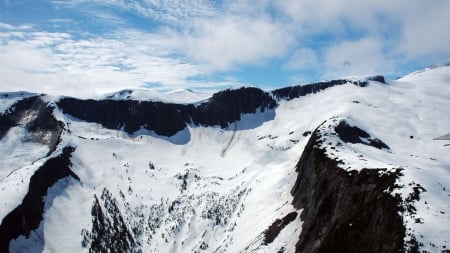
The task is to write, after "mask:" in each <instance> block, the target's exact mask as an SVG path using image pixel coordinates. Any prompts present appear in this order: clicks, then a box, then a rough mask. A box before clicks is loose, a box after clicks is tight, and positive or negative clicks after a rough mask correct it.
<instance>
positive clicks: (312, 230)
mask: <svg viewBox="0 0 450 253" xmlns="http://www.w3.org/2000/svg"><path fill="white" fill-rule="evenodd" d="M344 125H345V123H342V122H341V123H340V124H338V126H339V128H338V129H340V131H342V132H345V131H344V130H342V129H341V128H343V127H344ZM351 129H352V128H347V131H351ZM353 131H354V132H359V131H356V130H354V129H353ZM360 131H362V130H360ZM342 132H341V134H342ZM360 134H361V133H360ZM362 135H363V136H366V135H367V133H364V134H362ZM321 137H322V135H321V132H320V130H318V129H316V130H315V131H314V132H313V133H312V136H311V138H310V140H309V142H308V144H307V145H306V147H305V149H304V151H303V153H302V156H301V158H300V160H299V162H298V164H297V166H296V171H297V173H298V175H297V181H296V183H295V186H294V188H293V189H292V190H291V193H292V195H293V196H294V200H293V204H294V206H295V207H296V208H298V209H302V210H303V211H302V212H301V219H302V220H303V221H304V223H303V226H302V232H301V234H300V238H299V241H298V242H297V244H296V249H297V252H306V253H309V252H401V251H402V249H403V238H404V235H405V228H404V226H403V221H402V217H401V216H400V214H399V211H401V208H400V204H401V199H400V198H399V197H398V196H393V195H392V194H391V193H392V191H393V190H394V188H395V187H396V184H395V183H396V179H397V177H399V176H400V173H401V170H400V169H397V170H394V171H389V172H388V171H386V169H383V168H370V169H362V170H360V171H346V170H344V169H342V168H340V167H339V163H340V162H339V161H337V160H335V159H332V158H330V157H328V156H327V154H326V150H325V148H324V147H322V146H321V144H322V143H323V140H322V139H321ZM347 137H348V135H347ZM376 143H377V144H378V143H379V142H376ZM380 143H382V142H380ZM377 144H376V145H377ZM380 145H381V144H380ZM384 145H385V144H384ZM383 147H384V146H383Z"/></svg>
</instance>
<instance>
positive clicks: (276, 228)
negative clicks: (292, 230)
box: [264, 212, 297, 245]
mask: <svg viewBox="0 0 450 253" xmlns="http://www.w3.org/2000/svg"><path fill="white" fill-rule="evenodd" d="M295 218H297V212H291V213H288V214H287V215H286V216H284V217H283V218H282V219H276V220H275V221H274V222H273V223H272V225H270V226H269V227H268V228H267V229H266V231H264V244H265V245H267V244H269V243H272V242H273V241H274V240H275V238H277V236H278V234H280V232H281V230H283V228H285V227H286V226H287V225H288V224H289V223H291V222H292V221H293V220H295Z"/></svg>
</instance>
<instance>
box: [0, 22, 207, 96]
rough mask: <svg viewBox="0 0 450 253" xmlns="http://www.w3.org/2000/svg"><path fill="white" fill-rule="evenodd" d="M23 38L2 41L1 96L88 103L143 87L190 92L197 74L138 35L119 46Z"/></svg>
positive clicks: (42, 35)
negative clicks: (32, 94) (17, 93)
mask: <svg viewBox="0 0 450 253" xmlns="http://www.w3.org/2000/svg"><path fill="white" fill-rule="evenodd" d="M5 33H6V34H8V32H3V34H5ZM24 36H25V38H20V39H14V38H11V36H8V35H6V36H5V37H7V38H8V39H7V40H6V41H4V42H3V43H0V55H2V57H1V58H0V76H1V78H0V90H3V91H13V90H28V91H36V92H44V93H50V94H65V95H77V96H85V97H87V96H96V95H99V94H100V93H105V92H110V91H116V90H118V89H123V88H133V87H141V86H143V85H145V84H148V83H153V84H161V85H163V86H164V87H165V88H169V87H172V88H180V87H186V86H192V85H193V84H191V83H189V81H188V78H190V77H195V76H197V75H199V74H200V73H201V71H200V69H199V68H200V67H199V66H197V65H194V64H191V63H188V62H186V61H184V60H182V59H179V58H172V57H168V54H170V53H171V51H170V50H167V49H166V48H165V39H164V38H161V37H158V36H155V35H149V34H144V33H140V32H137V31H136V32H127V31H123V32H121V33H120V40H118V39H115V38H110V39H106V38H93V39H89V40H76V39H74V38H72V37H71V36H70V35H68V34H65V33H49V32H32V31H30V32H28V33H25V34H24ZM0 38H2V36H0ZM143 41H145V43H144V42H143ZM198 85H199V86H201V85H202V84H198Z"/></svg>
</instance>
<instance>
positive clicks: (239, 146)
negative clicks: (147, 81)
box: [0, 66, 450, 252]
mask: <svg viewBox="0 0 450 253" xmlns="http://www.w3.org/2000/svg"><path fill="white" fill-rule="evenodd" d="M424 73H425V75H424ZM449 76H450V74H449V68H448V67H445V66H444V67H441V68H437V69H432V70H427V71H425V72H420V73H416V74H411V75H408V76H406V77H405V78H404V79H400V80H396V81H387V80H385V79H384V77H382V76H374V77H370V78H367V79H363V80H359V79H356V80H351V79H341V80H334V81H326V82H319V83H315V84H310V85H304V86H292V87H287V88H280V89H276V90H273V91H269V92H266V91H263V90H261V89H258V88H254V87H242V88H237V89H230V90H225V91H221V92H218V93H215V94H214V95H213V96H211V97H210V98H209V99H207V100H202V101H199V102H192V103H187V104H185V103H181V104H177V103H164V102H161V101H152V100H149V101H144V100H126V99H125V100H122V99H101V100H93V99H87V100H86V99H76V98H70V97H49V96H45V95H36V96H33V95H32V94H28V93H23V94H21V93H14V96H13V95H8V96H6V93H5V94H3V95H2V97H3V101H2V103H1V105H2V108H3V109H4V110H3V113H2V115H1V117H0V119H1V121H0V133H2V135H1V138H0V141H1V142H2V144H3V145H2V150H1V152H0V154H2V167H3V168H4V169H2V170H3V171H2V175H5V176H4V177H2V178H1V179H0V180H1V181H0V183H1V186H2V187H3V189H2V192H1V194H2V198H3V199H5V203H4V207H2V209H1V213H2V215H3V217H6V216H7V214H8V213H13V210H14V207H15V206H17V204H20V202H21V200H22V199H23V200H24V201H25V199H26V198H27V197H26V196H28V195H27V189H26V188H27V184H28V180H30V179H31V178H33V175H38V174H39V173H41V172H40V171H42V170H41V168H43V167H45V164H46V163H47V162H49V161H52V159H55V158H56V157H57V155H58V154H62V153H64V150H66V149H67V148H68V147H73V148H74V149H73V153H71V157H70V161H69V162H70V164H71V165H70V168H69V170H70V171H72V173H73V175H76V176H73V175H72V174H71V175H72V177H73V178H75V179H77V180H78V183H77V182H76V180H75V181H70V182H71V183H65V184H63V185H64V186H62V185H61V186H60V184H62V183H61V182H63V181H64V180H65V179H60V180H56V181H55V182H52V184H50V185H47V186H46V188H47V190H45V191H46V193H45V194H44V195H47V196H52V197H51V198H49V200H48V201H47V200H45V201H44V205H45V209H44V210H43V211H42V212H43V213H40V214H39V215H41V217H42V218H43V219H42V220H41V221H40V222H39V223H38V226H34V227H33V230H32V232H31V233H30V231H28V230H27V232H26V233H23V234H22V236H18V237H17V235H15V236H14V237H11V240H10V241H5V242H3V241H2V245H1V247H2V249H8V250H9V251H10V252H21V251H23V250H25V249H27V251H30V250H34V249H35V250H36V251H37V252H45V251H49V250H55V249H62V248H64V249H66V250H68V251H70V252H87V251H92V252H97V251H98V252H101V251H102V250H111V251H113V252H114V251H118V250H120V251H127V252H141V251H142V252H144V251H145V252H148V251H150V252H181V251H183V252H185V251H191V252H196V251H205V252H237V251H244V252H273V251H277V252H326V251H328V250H329V249H334V250H336V251H337V252H361V251H365V250H368V249H379V250H380V251H383V252H398V251H399V250H400V251H405V252H406V251H412V252H414V251H418V250H428V251H445V250H446V248H448V247H450V245H448V242H446V241H445V239H443V238H446V235H447V234H448V233H449V231H448V230H447V229H446V228H445V226H444V225H445V224H447V223H446V222H445V221H446V219H447V218H448V217H447V216H448V213H449V211H450V210H448V206H446V205H445V203H446V198H447V197H446V195H445V194H446V192H447V189H449V188H450V186H449V185H448V184H447V182H448V181H445V180H444V179H445V178H450V175H449V171H448V168H447V166H448V164H449V162H450V161H448V158H446V156H445V154H446V152H447V151H446V146H445V144H444V145H442V144H438V143H436V142H433V140H432V138H431V137H427V136H431V135H432V134H433V135H436V136H438V135H439V134H437V132H442V131H445V129H447V128H448V127H450V126H449V125H450V123H449V122H448V121H445V120H444V121H442V120H441V121H437V120H438V119H440V118H442V117H441V116H440V115H445V114H446V113H448V109H446V108H449V107H448V106H447V105H448V103H449V102H448V99H447V98H448V94H450V93H447V92H448V91H449V88H448V86H449V83H448V82H447V77H449ZM424 83H425V84H426V85H428V87H424ZM22 98H23V99H22ZM32 100H33V101H35V102H36V101H38V102H39V103H43V104H42V105H45V106H42V105H40V106H38V104H39V103H38V104H36V103H35V102H33V103H24V102H23V101H25V102H26V101H32ZM14 101H16V102H14ZM21 101H22V102H21ZM17 103H19V104H17ZM21 103H22V104H23V106H22V105H21ZM33 104H35V106H34V107H33ZM33 108H35V109H33ZM48 110H51V113H49V111H48ZM51 122H56V123H51ZM58 122H59V123H58ZM433 122H434V124H433ZM436 122H437V124H436ZM46 124H47V125H48V126H50V127H45V126H46ZM444 133H445V132H444ZM444 133H442V134H444ZM442 134H440V135H442ZM440 135H439V136H440ZM33 136H37V137H39V138H36V137H33ZM49 136H50V137H49ZM51 136H53V137H51ZM56 136H57V137H58V138H56ZM183 136H184V137H183ZM31 137H33V138H31ZM171 138H172V139H171ZM174 138H180V139H178V141H176V140H175V139H174ZM48 140H51V141H48ZM55 140H58V141H57V142H55ZM24 152H25V154H26V155H22V154H23V153H24ZM27 152H28V153H27ZM63 167H64V166H63ZM427 167H429V168H433V170H432V171H431V170H429V169H426V168H427ZM435 173H437V174H438V175H439V176H438V177H436V176H435V175H434V174H435ZM51 174H52V173H51ZM66 174H67V173H66ZM66 174H65V175H66ZM69 174H70V173H69ZM333 175H334V176H333ZM32 189H33V188H32V187H31V181H30V188H29V189H28V194H30V191H32ZM299 189H302V190H299ZM105 192H106V193H105ZM31 193H32V192H31ZM443 193H444V194H443ZM449 196H450V195H449ZM50 199H51V200H50ZM383 203H384V204H383ZM74 206H77V207H78V208H79V210H73V208H72V209H71V208H68V207H74ZM371 206H375V207H377V208H375V209H373V210H370V207H371ZM61 208H64V210H66V212H64V213H62V212H60V211H59V210H60V209H61ZM26 211H33V210H31V209H30V210H26ZM294 212H295V213H297V212H298V214H299V215H296V216H295V217H294V215H292V214H293V213H294ZM355 219H356V221H354V220H355ZM6 220H9V219H6ZM3 221H5V219H4V220H3ZM3 221H2V224H1V225H0V231H5V230H10V229H7V226H6V225H5V224H7V222H3ZM393 221H395V222H393ZM436 221H439V222H441V223H442V224H443V226H442V227H436V225H435V224H436ZM61 222H62V223H64V224H66V225H64V226H61ZM354 222H356V223H355V224H354V225H350V227H352V228H350V227H348V226H347V225H348V224H353V223H354ZM383 224H384V225H383ZM392 224H395V225H392ZM278 226H279V227H280V229H279V230H276V229H274V228H275V227H278ZM430 228H433V229H435V232H430ZM101 231H103V232H101ZM7 232H8V231H7ZM105 233H109V234H110V237H105V236H104V234H105ZM272 233H273V234H272ZM269 234H270V240H268V239H267V238H268V237H267V236H268V235H269ZM438 234H439V235H438ZM273 235H275V236H273ZM387 235H389V236H387ZM4 238H7V237H4ZM8 238H9V237H8ZM69 238H71V239H69ZM74 238H78V239H74ZM114 238H116V239H114ZM392 238H395V240H392V243H391V244H385V242H386V240H388V239H392ZM63 239H64V240H63ZM68 239H69V240H68ZM122 239H123V240H122ZM111 240H112V241H115V242H122V243H121V244H120V245H121V246H120V247H119V246H118V245H119V244H117V245H116V246H117V247H116V246H114V244H111V245H109V244H108V243H107V242H112V241H111ZM62 241H64V243H62V244H61V245H59V244H58V242H62ZM33 245H34V246H33ZM368 245H370V246H368Z"/></svg>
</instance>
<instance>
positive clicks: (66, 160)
mask: <svg viewBox="0 0 450 253" xmlns="http://www.w3.org/2000/svg"><path fill="white" fill-rule="evenodd" d="M74 150H75V149H74V148H72V147H66V148H64V150H63V152H62V154H61V155H59V156H57V157H55V158H51V159H49V160H48V161H47V162H46V163H45V164H44V165H42V166H41V167H40V168H39V169H38V170H37V171H36V172H35V173H34V175H33V176H32V177H31V179H30V184H29V189H28V193H27V194H26V195H25V197H24V198H23V200H22V203H21V204H20V205H19V206H18V207H16V208H15V209H14V210H13V211H11V212H10V213H9V214H8V215H6V216H5V218H4V219H3V221H2V223H1V225H0V252H9V242H10V241H11V240H12V239H14V238H17V237H18V236H20V235H24V236H27V237H28V236H29V235H30V232H31V231H32V230H34V229H37V228H38V227H39V224H40V222H41V220H42V218H43V212H44V206H45V196H46V195H47V190H48V189H49V188H50V187H51V186H52V185H54V184H55V183H56V182H57V181H58V180H60V179H63V178H65V177H73V178H75V179H77V180H80V179H79V178H78V176H77V175H76V174H75V173H73V172H72V171H71V170H70V165H71V162H70V157H71V154H72V152H73V151H74Z"/></svg>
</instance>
